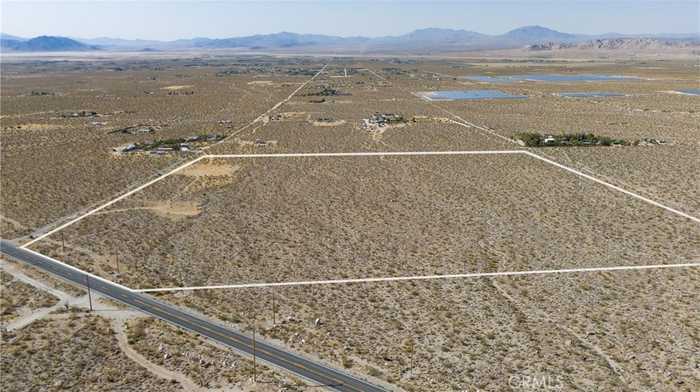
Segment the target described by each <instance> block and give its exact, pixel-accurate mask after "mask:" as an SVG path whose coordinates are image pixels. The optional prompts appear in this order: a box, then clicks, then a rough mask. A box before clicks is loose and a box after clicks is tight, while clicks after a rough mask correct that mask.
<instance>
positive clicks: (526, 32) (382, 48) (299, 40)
mask: <svg viewBox="0 0 700 392" xmlns="http://www.w3.org/2000/svg"><path fill="white" fill-rule="evenodd" d="M627 38H629V39H661V38H663V39H666V40H671V41H692V42H700V34H698V33H695V34H659V35H623V34H617V33H608V34H602V35H597V36H593V35H582V34H569V33H562V32H559V31H556V30H552V29H549V28H546V27H542V26H525V27H520V28H517V29H514V30H511V31H509V32H507V33H505V34H500V35H487V34H481V33H478V32H474V31H468V30H453V29H439V28H427V29H420V30H415V31H413V32H410V33H408V34H404V35H399V36H387V37H377V38H368V37H336V36H330V35H319V34H296V33H289V32H281V33H275V34H259V35H251V36H245V37H234V38H218V39H213V38H193V39H180V40H175V41H155V40H128V39H121V38H108V37H102V38H94V39H83V38H65V37H50V36H42V37H36V38H32V39H25V38H21V37H16V36H11V35H8V34H2V35H0V47H1V48H2V50H3V51H76V50H77V51H86V50H110V51H115V50H116V51H118V50H129V51H133V50H147V51H154V50H185V49H242V50H261V51H289V50H296V49H299V50H301V49H304V50H314V51H326V52H340V51H347V52H370V53H371V52H392V51H396V52H441V51H460V50H461V51H466V50H482V49H508V48H520V47H528V46H533V47H542V45H549V46H552V44H553V43H555V44H560V45H563V46H564V47H570V46H572V45H574V44H579V43H585V42H592V41H595V40H602V39H627Z"/></svg>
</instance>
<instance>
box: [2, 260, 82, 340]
mask: <svg viewBox="0 0 700 392" xmlns="http://www.w3.org/2000/svg"><path fill="white" fill-rule="evenodd" d="M0 269H2V270H3V271H5V272H7V273H8V274H10V275H12V276H13V277H14V279H15V280H17V281H19V282H22V283H26V284H28V285H30V286H33V287H35V288H36V289H38V290H41V291H45V292H47V293H49V294H51V295H53V296H54V297H56V298H58V302H57V303H56V305H53V306H50V307H47V308H39V309H33V310H31V311H28V312H26V314H23V315H22V316H20V317H18V318H16V319H14V320H12V321H11V322H9V323H8V324H7V325H6V326H5V328H6V329H7V330H8V331H13V330H16V329H20V328H23V327H25V326H27V325H29V324H31V323H33V322H34V321H36V320H39V319H42V318H44V317H46V316H47V315H48V314H49V313H51V312H53V311H55V310H58V309H60V308H62V307H63V306H65V304H67V303H69V302H70V301H71V300H75V299H76V298H75V297H72V296H70V295H68V294H66V293H64V292H62V291H60V290H56V289H54V288H53V287H51V286H49V285H47V284H45V283H43V282H40V281H38V280H36V279H34V278H31V277H29V276H27V275H25V274H24V273H23V272H22V271H20V270H19V268H17V267H15V266H13V265H12V264H9V263H7V262H6V261H4V260H1V261H0Z"/></svg>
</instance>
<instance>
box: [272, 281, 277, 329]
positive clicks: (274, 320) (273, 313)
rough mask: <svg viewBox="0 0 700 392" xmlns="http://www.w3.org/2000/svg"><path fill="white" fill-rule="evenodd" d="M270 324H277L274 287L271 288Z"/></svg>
mask: <svg viewBox="0 0 700 392" xmlns="http://www.w3.org/2000/svg"><path fill="white" fill-rule="evenodd" d="M271 290H272V325H277V307H275V289H274V288H272V289H271Z"/></svg>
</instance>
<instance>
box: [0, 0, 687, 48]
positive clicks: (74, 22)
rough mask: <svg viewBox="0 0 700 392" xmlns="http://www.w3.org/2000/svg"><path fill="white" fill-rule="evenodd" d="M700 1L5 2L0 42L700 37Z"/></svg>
mask: <svg viewBox="0 0 700 392" xmlns="http://www.w3.org/2000/svg"><path fill="white" fill-rule="evenodd" d="M699 4H700V1H698V0H691V1H646V0H618V1H614V0H613V1H610V0H608V1H597V0H555V1H525V0H522V1H514V0H511V1H499V0H491V1H442V2H435V1H432V2H430V1H373V2H372V1H354V2H350V1H303V2H302V1H276V2H272V1H247V2H244V1H218V2H213V1H194V0H189V1H144V0H141V1H95V0H92V1H40V2H37V1H5V0H0V12H1V13H2V19H1V20H2V27H1V30H2V32H5V33H9V34H14V35H19V36H25V37H32V36H37V35H42V34H45V35H64V36H71V37H82V38H94V37H102V36H109V37H121V38H144V39H160V40H173V39H178V38H192V37H217V38H218V37H232V36H241V35H250V34H264V33H274V32H279V31H291V32H297V33H320V34H330V35H342V36H352V35H363V36H380V35H398V34H403V33H406V32H409V31H411V30H414V29H417V28H424V27H444V28H458V29H467V30H474V31H479V32H482V33H488V34H499V33H503V32H505V31H508V30H510V29H513V28H515V27H520V26H524V25H533V24H539V25H543V26H547V27H550V28H553V29H556V30H560V31H565V32H574V33H590V34H595V33H606V32H619V33H662V32H663V33H689V32H698V31H700V5H699Z"/></svg>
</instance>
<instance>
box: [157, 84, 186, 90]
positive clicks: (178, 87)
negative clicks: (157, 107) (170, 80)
mask: <svg viewBox="0 0 700 392" xmlns="http://www.w3.org/2000/svg"><path fill="white" fill-rule="evenodd" d="M192 87H194V86H193V85H191V84H181V85H173V86H166V87H161V88H160V89H161V90H168V91H175V90H182V89H185V88H192Z"/></svg>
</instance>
